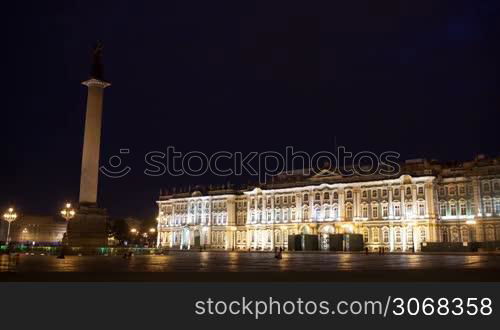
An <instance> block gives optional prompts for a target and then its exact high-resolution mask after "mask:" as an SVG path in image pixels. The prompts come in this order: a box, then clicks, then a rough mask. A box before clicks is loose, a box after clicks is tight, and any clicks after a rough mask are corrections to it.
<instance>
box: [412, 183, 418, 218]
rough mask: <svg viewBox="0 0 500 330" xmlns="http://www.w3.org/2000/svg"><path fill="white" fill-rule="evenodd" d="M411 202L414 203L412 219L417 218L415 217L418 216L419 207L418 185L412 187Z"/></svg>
mask: <svg viewBox="0 0 500 330" xmlns="http://www.w3.org/2000/svg"><path fill="white" fill-rule="evenodd" d="M411 202H412V209H413V211H412V213H413V214H412V218H415V216H416V215H417V214H418V213H417V211H418V205H417V185H415V184H413V185H412V186H411Z"/></svg>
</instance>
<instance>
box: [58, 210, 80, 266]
mask: <svg viewBox="0 0 500 330" xmlns="http://www.w3.org/2000/svg"><path fill="white" fill-rule="evenodd" d="M75 214H76V212H75V210H74V209H73V208H72V207H71V203H66V205H64V208H63V209H62V210H61V216H62V217H63V218H64V220H66V224H67V223H68V221H69V220H71V219H73V218H74V217H75ZM66 239H67V234H66V233H64V234H63V238H62V242H61V244H62V246H61V253H60V254H59V256H58V258H59V259H64V255H65V252H66V251H65V250H66V244H65V243H66Z"/></svg>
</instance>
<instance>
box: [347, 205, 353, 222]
mask: <svg viewBox="0 0 500 330" xmlns="http://www.w3.org/2000/svg"><path fill="white" fill-rule="evenodd" d="M346 213H347V218H348V219H352V206H351V205H348V206H347V207H346Z"/></svg>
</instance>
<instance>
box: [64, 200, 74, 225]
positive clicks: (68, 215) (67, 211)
mask: <svg viewBox="0 0 500 330" xmlns="http://www.w3.org/2000/svg"><path fill="white" fill-rule="evenodd" d="M75 214H76V212H75V210H73V209H72V208H71V204H70V203H66V205H65V206H64V209H62V210H61V216H62V217H63V218H64V219H65V220H66V221H69V220H70V219H73V217H74V216H75Z"/></svg>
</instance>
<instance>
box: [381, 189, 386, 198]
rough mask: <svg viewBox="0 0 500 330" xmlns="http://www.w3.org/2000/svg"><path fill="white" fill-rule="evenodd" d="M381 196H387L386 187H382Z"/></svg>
mask: <svg viewBox="0 0 500 330" xmlns="http://www.w3.org/2000/svg"><path fill="white" fill-rule="evenodd" d="M382 196H383V197H385V196H387V189H382Z"/></svg>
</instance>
